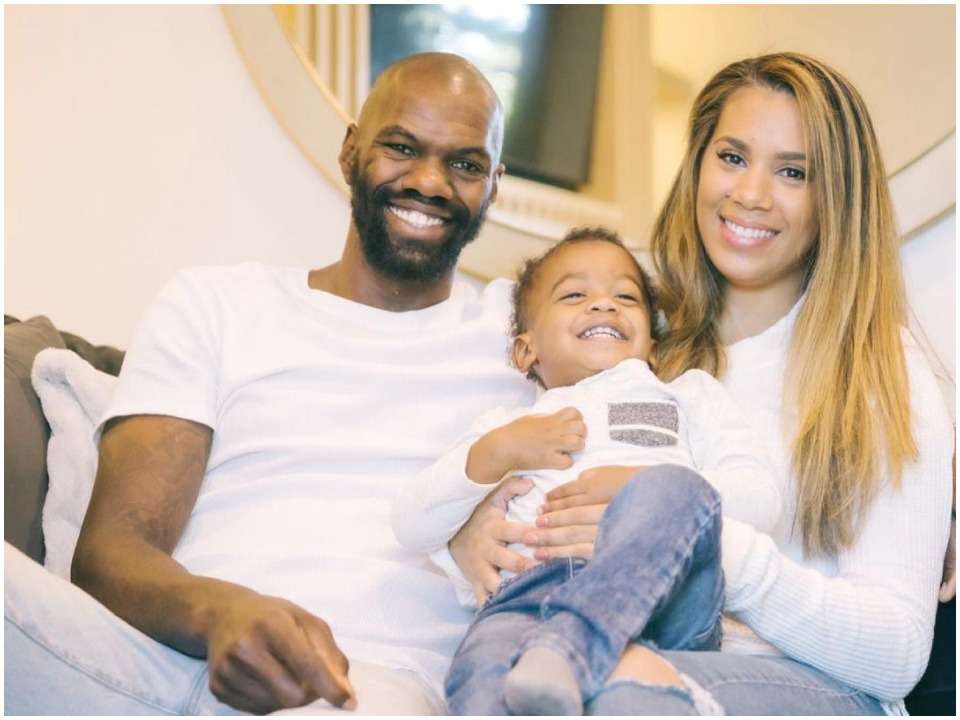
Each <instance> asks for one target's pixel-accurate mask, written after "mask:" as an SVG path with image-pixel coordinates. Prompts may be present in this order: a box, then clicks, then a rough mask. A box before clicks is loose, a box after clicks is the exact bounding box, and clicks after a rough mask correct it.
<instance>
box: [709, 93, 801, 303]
mask: <svg viewBox="0 0 960 720" xmlns="http://www.w3.org/2000/svg"><path fill="white" fill-rule="evenodd" d="M807 168H808V163H807V159H806V148H805V147H804V140H803V129H802V127H801V124H800V110H799V108H798V106H797V101H796V100H795V99H794V98H793V96H791V95H789V94H788V93H785V92H780V91H777V90H771V89H769V88H766V87H759V86H748V87H744V88H740V89H739V90H737V91H735V92H733V93H732V94H731V95H730V97H729V98H727V101H726V103H725V104H724V106H723V110H722V111H721V113H720V120H719V121H718V123H717V127H716V130H715V131H714V134H713V137H712V138H710V141H709V143H708V144H707V147H706V149H705V150H704V152H703V157H702V159H701V163H700V181H699V185H698V186H697V226H698V228H699V230H700V237H701V238H702V240H703V245H704V249H705V250H706V252H707V255H708V256H709V257H710V260H711V261H712V262H713V264H714V265H715V266H716V267H717V269H718V270H719V271H720V273H721V274H722V275H723V277H724V278H725V279H726V280H727V282H728V283H729V286H730V287H733V288H742V289H753V290H762V289H767V288H773V287H776V286H783V285H785V284H789V286H790V287H791V289H793V287H792V286H793V285H795V291H796V294H797V296H798V297H799V294H800V284H801V281H802V277H803V268H802V265H801V261H802V259H803V257H804V255H805V254H806V252H807V251H808V250H809V249H810V246H811V245H812V244H813V241H814V236H815V234H816V218H815V211H814V207H813V192H812V189H811V187H810V184H809V183H808V182H807Z"/></svg>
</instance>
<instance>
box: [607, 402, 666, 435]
mask: <svg viewBox="0 0 960 720" xmlns="http://www.w3.org/2000/svg"><path fill="white" fill-rule="evenodd" d="M608 418H609V419H608V422H609V424H610V425H653V426H654V427H659V428H663V429H664V430H672V431H673V432H678V431H679V429H680V416H679V414H678V413H677V406H676V405H674V404H673V403H670V402H626V403H610V414H609V415H608Z"/></svg>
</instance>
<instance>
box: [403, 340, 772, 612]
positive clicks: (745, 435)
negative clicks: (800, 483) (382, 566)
mask: <svg viewBox="0 0 960 720" xmlns="http://www.w3.org/2000/svg"><path fill="white" fill-rule="evenodd" d="M565 407H575V408H576V409H577V410H579V411H580V414H581V415H582V416H583V420H584V424H585V425H586V426H587V435H586V441H585V446H584V449H583V450H581V451H579V452H575V453H572V454H571V458H572V459H573V461H574V464H573V466H571V467H570V468H568V469H566V470H550V469H538V470H523V471H517V474H518V475H523V476H524V477H528V478H530V479H531V480H533V483H534V488H533V489H532V490H531V491H530V492H529V493H527V494H526V495H521V496H519V497H517V498H515V499H513V500H512V501H511V502H510V505H509V510H508V513H507V519H508V520H511V521H513V522H519V523H524V524H527V525H533V523H534V521H535V519H536V517H537V507H538V506H539V505H541V504H542V503H543V502H544V495H546V493H547V492H549V491H550V490H552V489H553V488H555V487H557V486H559V485H562V484H563V483H566V482H569V481H571V480H576V479H577V477H578V476H579V475H580V473H582V472H583V471H585V470H588V469H590V468H595V467H601V466H604V465H637V466H640V465H661V464H674V465H683V466H685V467H689V468H693V469H694V470H697V471H698V472H699V473H700V474H701V475H703V477H704V478H706V479H707V480H708V481H709V482H710V483H711V484H712V485H713V486H714V487H715V488H716V489H717V491H718V492H719V493H720V496H721V499H722V502H723V514H724V516H728V515H729V516H731V517H735V518H737V519H739V520H742V521H744V522H748V523H750V524H752V525H754V526H756V527H757V528H758V529H759V530H761V531H762V532H769V531H771V530H772V529H773V527H774V525H775V524H776V522H777V521H778V520H779V518H780V506H781V502H780V489H779V485H778V483H777V482H776V481H775V479H774V473H773V467H772V463H771V462H770V461H769V460H768V459H767V457H766V450H765V446H764V445H763V443H762V442H761V441H760V439H759V436H758V434H757V433H756V431H754V430H753V428H751V427H749V426H748V425H747V423H746V420H745V419H744V417H743V415H742V414H741V412H740V410H739V408H738V407H737V405H736V404H735V403H734V402H733V400H732V399H731V398H730V396H729V394H728V393H727V391H726V390H725V389H724V388H723V386H722V385H721V384H720V383H719V382H718V381H717V380H716V379H715V378H714V377H712V376H711V375H709V374H707V373H705V372H703V371H702V370H689V371H688V372H685V373H684V374H683V375H681V376H680V377H678V378H675V379H674V380H672V381H671V382H663V381H662V380H660V379H659V378H658V377H657V376H656V375H654V374H653V372H651V370H650V367H649V366H648V365H647V363H645V362H644V361H642V360H637V359H635V358H633V359H628V360H624V361H623V362H621V363H619V364H618V365H617V366H615V367H613V368H610V369H609V370H605V371H603V372H600V373H597V374H596V375H593V376H591V377H588V378H586V379H584V380H581V381H580V382H578V383H576V384H575V385H570V386H567V387H558V388H552V389H550V390H547V391H546V392H544V393H543V395H541V397H540V398H539V399H538V400H537V402H536V404H535V405H533V407H525V408H495V409H493V410H490V411H489V412H486V413H484V414H483V415H482V416H480V417H479V418H477V420H476V421H475V422H474V424H473V426H472V427H471V428H470V430H469V431H468V432H467V434H466V435H465V436H464V437H463V438H461V439H460V441H459V442H458V443H457V444H456V446H455V447H453V448H452V449H451V450H450V451H449V452H448V453H446V454H445V455H444V456H443V457H442V458H441V459H440V460H438V461H437V462H436V463H435V464H434V465H431V466H430V467H429V468H427V469H425V470H424V471H422V472H421V473H419V474H418V475H417V476H415V477H414V478H413V479H412V480H411V482H410V483H409V484H408V485H407V486H406V488H404V490H403V491H402V492H401V493H399V494H398V496H397V502H396V504H395V505H394V510H393V526H394V531H395V532H396V533H397V537H398V538H400V540H401V542H402V543H403V544H404V545H405V546H406V547H409V548H411V549H412V550H418V551H421V552H430V553H433V554H432V556H431V557H432V559H433V560H434V562H436V563H437V564H438V566H440V567H441V568H443V570H444V571H445V572H446V573H447V574H448V575H449V576H450V578H451V580H452V581H453V583H454V585H455V586H456V587H457V595H458V597H459V598H460V601H461V602H462V603H463V604H464V606H465V607H475V606H476V601H475V599H474V597H473V592H472V591H471V589H470V584H469V583H468V582H467V580H466V578H464V577H463V574H462V573H461V572H460V569H459V568H458V567H457V566H456V563H454V562H453V560H452V558H450V556H449V552H448V551H447V549H446V544H447V542H448V541H449V539H450V538H451V537H452V536H453V535H454V533H456V531H457V530H459V529H460V527H461V526H462V525H463V523H465V522H466V521H467V519H469V517H470V513H471V512H472V511H473V508H474V507H475V506H476V505H477V503H479V502H480V500H482V499H483V497H484V496H486V495H487V493H489V492H490V489H491V487H492V486H491V485H486V484H480V483H475V482H473V481H472V480H470V478H468V477H467V475H466V465H467V456H468V455H469V452H470V448H471V447H472V446H473V444H474V443H475V442H476V441H477V440H478V439H479V438H481V437H482V436H483V435H486V434H487V433H488V432H490V431H491V430H493V429H495V428H498V427H502V426H503V425H506V424H508V423H510V422H513V421H514V420H516V419H518V418H520V417H523V416H526V415H548V414H551V413H555V412H557V411H559V410H561V409H563V408H565ZM511 549H512V550H514V551H516V552H519V553H521V554H524V555H527V556H531V555H532V554H533V548H528V547H526V546H523V545H519V544H517V545H513V546H511ZM503 574H504V576H509V575H512V574H513V573H509V572H507V571H504V573H503Z"/></svg>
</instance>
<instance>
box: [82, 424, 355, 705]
mask: <svg viewBox="0 0 960 720" xmlns="http://www.w3.org/2000/svg"><path fill="white" fill-rule="evenodd" d="M212 436H213V431H212V430H211V429H210V428H208V427H206V426H205V425H201V424H199V423H195V422H191V421H188V420H182V419H179V418H173V417H168V416H156V415H137V416H130V417H125V418H120V419H118V420H114V421H111V422H110V423H108V424H107V427H106V429H105V430H104V433H103V438H102V440H101V444H100V461H99V467H98V470H97V478H96V482H95V484H94V488H93V495H92V497H91V500H90V506H89V509H88V510H87V515H86V517H85V518H84V522H83V527H82V528H81V531H80V537H79V540H78V542H77V549H76V551H75V553H74V558H73V565H72V568H71V575H72V579H73V582H74V583H75V584H76V585H78V586H79V587H81V588H83V589H84V590H86V591H87V592H89V593H90V594H91V595H92V596H94V597H95V598H97V599H98V600H99V601H100V602H102V603H103V604H104V605H105V606H106V607H108V608H110V610H112V611H113V612H114V613H115V614H117V615H119V616H120V617H121V618H123V619H124V620H126V621H127V622H128V623H130V624H131V625H133V626H134V627H136V628H138V629H140V630H142V631H143V632H144V633H146V634H147V635H150V636H151V637H153V638H155V639H156V640H158V641H160V642H162V643H164V644H167V645H170V646H171V647H174V648H176V649H177V650H180V651H181V652H184V653H186V654H189V655H193V656H196V657H206V658H207V660H208V664H209V674H210V688H211V690H212V691H213V693H214V695H216V696H217V697H218V698H219V699H220V700H222V701H223V702H226V703H228V704H230V705H233V706H234V707H237V708H240V709H242V710H247V711H250V712H258V713H264V712H270V711H272V710H276V709H278V708H281V707H296V706H299V705H303V704H305V703H308V702H310V701H312V700H314V699H316V698H318V697H323V698H326V699H327V700H329V701H330V702H332V703H333V704H335V705H340V706H344V707H353V706H354V705H355V702H356V701H355V698H354V693H353V690H352V688H351V687H350V684H349V682H348V681H347V661H346V658H345V657H344V656H343V654H342V653H341V652H340V650H339V649H338V648H337V647H336V645H335V643H334V641H333V636H332V635H331V633H330V630H329V628H328V627H327V625H326V623H324V622H323V621H322V620H320V619H319V618H316V617H314V616H312V615H310V614H309V613H307V612H306V611H305V610H303V609H302V608H299V607H297V606H296V605H294V604H293V603H290V602H288V601H286V600H283V599H281V598H274V597H267V596H264V595H260V594H258V593H256V592H254V591H252V590H250V589H248V588H244V587H241V586H239V585H235V584H232V583H228V582H224V581H221V580H216V579H213V578H206V577H198V576H195V575H192V574H190V573H189V572H187V570H186V569H185V568H184V567H183V566H181V565H180V564H179V563H177V562H176V561H175V560H174V559H173V558H172V557H171V553H172V552H173V549H174V547H175V546H176V544H177V542H178V541H179V539H180V536H181V535H182V533H183V530H184V527H185V526H186V523H187V519H188V518H189V516H190V512H191V510H192V509H193V506H194V504H195V503H196V500H197V495H198V493H199V490H200V484H201V482H202V481H203V476H204V472H205V470H206V464H207V459H208V457H209V455H210V445H211V439H212Z"/></svg>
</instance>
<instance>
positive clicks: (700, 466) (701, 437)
mask: <svg viewBox="0 0 960 720" xmlns="http://www.w3.org/2000/svg"><path fill="white" fill-rule="evenodd" d="M673 387H674V388H675V390H676V391H677V394H678V398H679V399H680V400H681V402H682V403H683V408H684V410H685V413H686V415H687V420H688V423H687V427H688V433H687V441H688V444H689V446H690V454H691V455H692V456H693V459H694V462H695V463H696V466H697V471H698V472H700V474H701V475H703V477H704V478H706V479H707V481H708V482H709V483H710V484H711V485H713V487H715V488H716V489H717V492H719V493H720V497H721V499H722V501H723V516H724V518H727V517H730V518H734V519H736V520H740V521H743V522H746V523H749V524H751V525H753V526H754V527H755V528H756V529H757V530H759V531H761V532H766V533H770V532H773V529H774V527H775V526H776V524H777V522H778V521H779V520H780V514H781V512H782V509H783V501H782V499H781V497H780V487H779V484H778V482H777V478H776V473H775V471H774V468H773V464H772V463H771V461H770V459H769V457H768V455H767V448H766V446H765V444H764V443H763V440H762V439H761V436H760V433H759V432H757V430H756V429H755V428H753V427H752V426H751V425H750V424H749V423H748V422H747V419H746V417H745V416H744V414H743V413H742V412H741V411H740V407H739V405H737V403H736V401H735V400H734V399H733V397H732V396H731V395H730V394H729V392H728V391H727V390H726V388H724V387H723V386H722V385H721V384H720V383H719V382H718V381H717V379H716V378H714V377H713V376H712V375H709V374H707V373H705V372H703V371H702V370H690V371H688V372H686V373H684V375H682V376H681V377H679V378H677V380H675V381H674V383H673Z"/></svg>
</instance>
